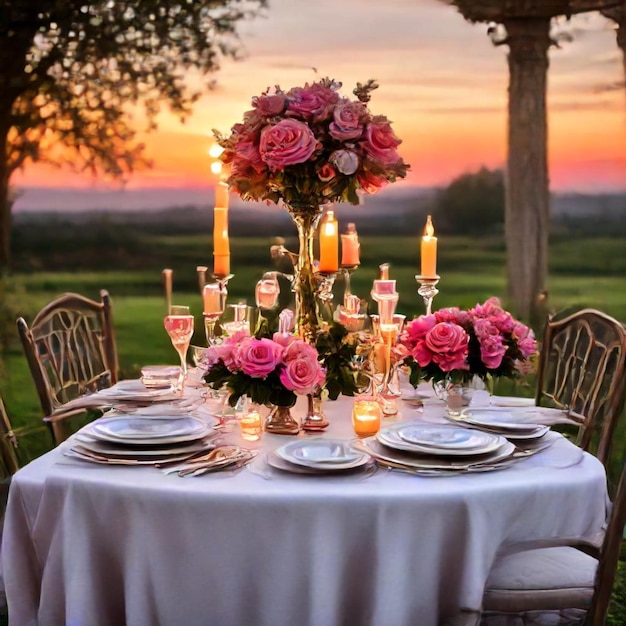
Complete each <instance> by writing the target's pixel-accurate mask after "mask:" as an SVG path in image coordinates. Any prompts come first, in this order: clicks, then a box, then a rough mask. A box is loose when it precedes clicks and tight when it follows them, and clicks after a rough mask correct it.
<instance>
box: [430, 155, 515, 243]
mask: <svg viewBox="0 0 626 626" xmlns="http://www.w3.org/2000/svg"><path fill="white" fill-rule="evenodd" d="M434 214H435V218H436V223H437V230H441V231H443V232H450V233H471V234H485V233H490V232H494V231H497V230H500V229H501V228H502V226H503V224H504V174H503V173H502V171H501V170H489V169H487V168H486V167H482V168H480V170H478V171H477V172H473V173H468V174H462V175H461V176H459V177H458V178H455V179H454V180H453V181H452V182H451V183H450V184H449V185H448V186H447V187H446V188H444V189H442V190H441V191H439V192H438V193H437V197H436V200H435V209H434Z"/></svg>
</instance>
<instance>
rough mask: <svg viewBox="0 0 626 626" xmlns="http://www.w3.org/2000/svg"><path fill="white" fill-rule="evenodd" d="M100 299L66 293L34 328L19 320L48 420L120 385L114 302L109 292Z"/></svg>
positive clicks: (45, 310)
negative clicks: (89, 394) (69, 406)
mask: <svg viewBox="0 0 626 626" xmlns="http://www.w3.org/2000/svg"><path fill="white" fill-rule="evenodd" d="M100 298H101V301H100V302H96V301H94V300H89V299H88V298H85V297H84V296H81V295H79V294H75V293H66V294H63V295H62V296H60V297H59V298H57V299H55V300H53V301H52V302H50V303H49V304H48V305H46V306H45V307H44V308H43V309H42V310H41V311H40V312H39V313H38V314H37V315H36V316H35V319H34V320H33V321H32V323H31V324H30V327H29V326H28V324H27V323H26V321H25V320H24V318H22V317H20V318H19V319H18V320H17V328H18V331H19V335H20V338H21V340H22V345H23V347H24V353H25V355H26V359H27V360H28V365H29V368H30V372H31V375H32V377H33V381H34V383H35V386H36V388H37V393H38V395H39V401H40V403H41V407H42V409H43V413H44V417H47V416H50V415H52V414H53V413H54V412H55V411H57V410H58V409H60V408H61V407H62V406H63V405H64V404H65V403H67V402H69V401H70V400H73V399H75V398H77V397H79V396H81V395H83V394H85V393H87V392H91V391H96V390H97V389H104V388H106V387H110V386H111V385H113V384H115V383H116V382H117V376H118V362H117V348H116V343H115V333H114V329H113V318H112V305H111V298H110V297H109V294H108V292H107V291H105V290H102V291H101V292H100Z"/></svg>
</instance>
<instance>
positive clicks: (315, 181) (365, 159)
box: [214, 78, 409, 205]
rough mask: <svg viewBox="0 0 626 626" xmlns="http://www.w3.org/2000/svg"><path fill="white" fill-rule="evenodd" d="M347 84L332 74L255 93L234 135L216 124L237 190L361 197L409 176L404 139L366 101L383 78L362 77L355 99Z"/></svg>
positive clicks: (292, 196)
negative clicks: (401, 148)
mask: <svg viewBox="0 0 626 626" xmlns="http://www.w3.org/2000/svg"><path fill="white" fill-rule="evenodd" d="M340 87H341V84H340V83H336V82H335V81H334V80H331V79H329V78H324V79H321V80H319V81H316V82H313V83H311V84H309V83H307V84H305V85H304V87H294V88H292V89H290V90H288V91H283V90H282V89H281V88H280V87H278V86H276V87H275V88H274V89H272V90H269V89H268V91H267V92H265V93H263V94H261V95H260V96H258V97H255V98H253V99H252V107H253V108H252V110H250V111H248V112H246V113H245V114H244V118H243V122H241V123H238V124H235V125H234V126H233V128H232V129H231V134H230V135H229V136H223V135H222V134H220V133H219V132H217V131H214V133H215V136H216V138H217V141H218V143H219V144H220V145H221V146H222V147H223V148H224V152H223V153H222V155H221V157H220V158H221V160H222V161H223V162H224V163H226V164H227V165H229V166H230V177H229V178H228V181H227V182H228V184H229V185H230V187H231V189H232V190H233V191H235V192H236V193H237V194H239V196H241V197H242V198H243V199H244V200H265V201H268V202H275V203H278V202H279V201H281V200H283V201H284V202H286V203H287V204H296V203H303V202H306V203H310V204H312V205H321V204H325V203H327V202H350V203H352V204H358V203H359V197H358V195H357V191H359V190H361V191H363V192H365V193H376V192H377V191H378V190H379V189H381V187H383V186H384V185H386V184H387V183H389V182H394V181H395V180H396V179H397V178H404V177H405V176H406V173H407V170H408V167H409V166H408V165H407V164H406V163H405V162H404V161H403V160H402V157H401V156H400V155H399V153H398V146H399V145H400V143H401V141H400V139H398V137H396V135H395V134H394V132H393V129H392V128H391V123H390V122H389V120H388V119H387V118H386V117H385V116H384V115H373V114H372V113H370V111H369V109H368V107H367V103H368V102H369V100H370V92H371V91H372V90H374V89H376V88H377V87H378V85H377V84H376V83H375V82H374V81H371V80H370V81H368V82H367V83H366V84H365V85H361V84H360V83H359V84H358V85H357V88H356V89H355V90H354V92H353V93H354V94H355V95H356V97H357V99H356V100H351V99H349V98H346V97H343V96H341V95H340V94H339V88H340Z"/></svg>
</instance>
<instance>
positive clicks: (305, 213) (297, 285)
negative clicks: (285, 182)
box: [286, 203, 323, 345]
mask: <svg viewBox="0 0 626 626" xmlns="http://www.w3.org/2000/svg"><path fill="white" fill-rule="evenodd" d="M286 206H287V210H288V211H289V215H291V218H292V219H293V221H294V222H295V224H296V227H297V229H298V242H299V251H298V260H297V263H296V266H295V268H294V270H295V277H294V286H293V289H294V291H295V294H296V329H297V332H298V334H299V335H300V337H302V339H304V340H305V341H306V342H307V343H310V344H312V345H314V344H315V340H316V337H317V333H318V331H319V328H320V320H319V314H318V308H317V301H316V299H315V293H316V291H317V283H316V280H315V276H314V273H313V239H314V237H315V230H316V229H317V225H318V224H319V221H320V217H321V216H322V212H323V208H322V207H321V206H319V205H316V204H307V203H298V204H295V203H292V204H288V205H286Z"/></svg>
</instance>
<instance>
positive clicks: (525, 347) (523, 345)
mask: <svg viewBox="0 0 626 626" xmlns="http://www.w3.org/2000/svg"><path fill="white" fill-rule="evenodd" d="M519 351H520V352H521V353H522V356H523V357H524V358H525V359H527V358H528V357H530V356H533V354H535V353H536V352H537V342H536V341H535V338H534V337H531V336H528V337H524V339H521V340H520V342H519Z"/></svg>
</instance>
